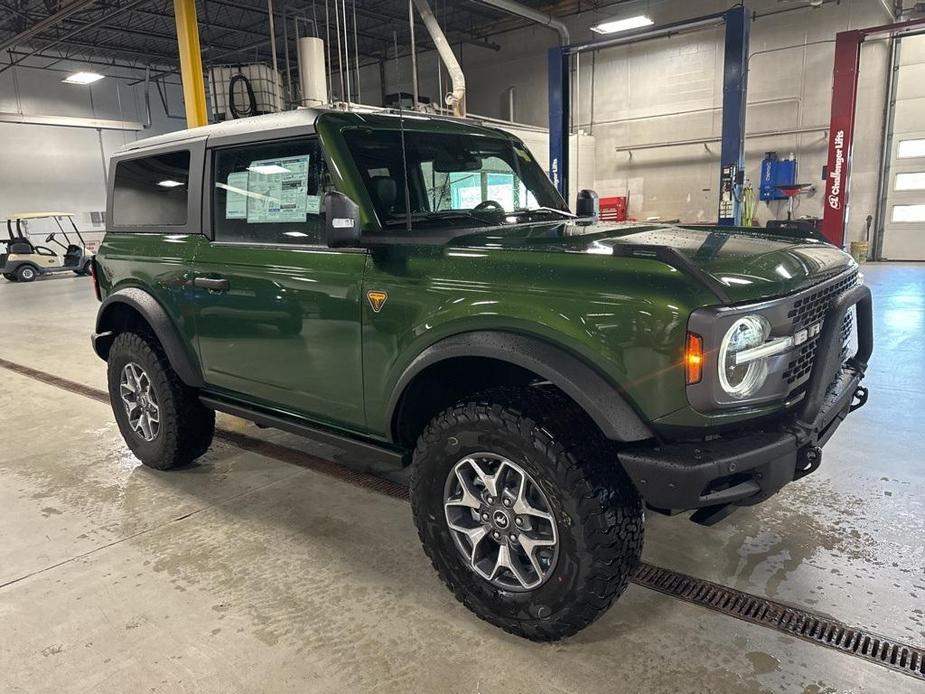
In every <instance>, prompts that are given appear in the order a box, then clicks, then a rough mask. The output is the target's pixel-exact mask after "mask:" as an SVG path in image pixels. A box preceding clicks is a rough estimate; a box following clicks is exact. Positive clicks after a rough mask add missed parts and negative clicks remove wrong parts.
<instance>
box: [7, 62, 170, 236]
mask: <svg viewBox="0 0 925 694" xmlns="http://www.w3.org/2000/svg"><path fill="white" fill-rule="evenodd" d="M47 63H48V60H45V59H43V60H37V61H35V62H27V63H24V64H22V65H17V66H16V67H13V68H10V69H8V70H6V71H4V72H2V73H0V113H2V114H4V116H5V117H10V118H18V117H19V116H21V117H22V120H26V121H28V120H29V119H30V117H41V118H36V120H39V119H41V120H44V119H45V118H47V117H49V116H50V117H63V118H79V119H103V120H114V121H130V122H135V123H137V124H138V127H140V128H141V129H140V130H121V129H108V128H93V127H73V126H66V125H39V124H33V123H28V122H26V123H11V122H0V143H2V147H0V170H2V171H4V172H5V175H4V178H3V180H4V185H3V186H2V187H0V214H3V215H5V214H8V213H11V212H27V211H40V210H54V211H64V212H75V213H78V219H77V222H78V226H79V227H80V228H81V229H82V230H87V231H88V232H89V233H88V234H85V237H86V238H87V240H88V242H93V241H98V240H99V238H100V237H101V236H102V233H101V232H102V230H103V226H102V224H96V225H94V224H93V223H92V220H91V215H90V213H91V212H99V211H102V210H105V209H106V181H105V176H106V162H107V161H108V159H109V156H110V155H111V154H112V153H113V152H114V151H115V150H116V149H118V148H119V147H121V146H122V145H123V144H125V143H126V142H130V141H132V140H136V139H140V138H144V137H150V136H152V135H157V134H160V133H164V132H169V131H171V130H177V129H179V128H183V127H185V124H186V119H185V117H184V116H183V101H182V95H181V91H180V87H179V79H178V78H177V77H176V76H174V77H172V78H170V79H169V80H168V82H167V84H166V85H165V93H166V95H167V97H168V98H167V103H168V106H169V109H170V111H171V113H170V114H169V115H168V114H167V113H166V112H165V110H164V107H163V105H162V103H161V99H160V97H159V96H158V94H157V90H156V89H155V87H154V85H153V84H152V85H151V125H150V126H149V127H145V126H144V122H145V102H144V83H139V84H136V85H132V82H135V81H137V80H143V79H144V72H143V71H137V72H134V71H132V70H128V69H126V68H121V67H120V68H112V69H105V68H100V67H98V66H89V67H88V66H87V64H86V63H78V62H73V63H72V62H68V61H62V62H60V63H58V64H56V65H55V66H54V69H52V70H48V69H38V67H36V66H37V65H42V64H47ZM78 71H96V72H102V73H103V74H106V75H107V76H106V78H105V79H102V80H100V81H98V82H95V83H93V84H90V85H78V84H64V83H63V82H62V81H61V80H63V79H64V78H65V77H67V75H69V74H71V73H73V72H78ZM56 229H57V227H56V226H55V225H54V222H51V220H38V221H35V222H32V223H31V224H30V227H29V233H30V234H35V235H41V234H44V233H47V232H49V231H55V230H56Z"/></svg>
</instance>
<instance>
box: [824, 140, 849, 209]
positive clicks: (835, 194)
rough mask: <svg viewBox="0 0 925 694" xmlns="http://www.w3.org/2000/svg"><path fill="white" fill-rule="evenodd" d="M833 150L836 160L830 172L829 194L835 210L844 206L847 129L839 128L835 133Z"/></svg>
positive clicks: (829, 202)
mask: <svg viewBox="0 0 925 694" xmlns="http://www.w3.org/2000/svg"><path fill="white" fill-rule="evenodd" d="M832 150H833V152H834V155H835V156H834V162H833V166H832V170H831V171H830V172H829V195H828V200H827V202H828V205H829V207H831V208H832V209H833V210H840V209H841V207H842V200H841V191H842V183H843V179H842V174H843V172H844V170H845V131H844V130H839V131H838V132H837V133H835V137H834V138H833V140H832Z"/></svg>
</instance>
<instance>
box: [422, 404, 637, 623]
mask: <svg viewBox="0 0 925 694" xmlns="http://www.w3.org/2000/svg"><path fill="white" fill-rule="evenodd" d="M456 425H468V426H474V427H477V426H491V427H497V428H498V429H500V430H502V431H505V430H506V431H508V432H510V433H512V434H515V435H519V436H522V437H523V438H525V439H527V440H529V441H531V442H532V445H533V446H534V449H535V450H536V452H538V453H540V454H541V455H542V456H543V457H544V458H545V459H546V460H547V461H551V462H552V464H553V466H554V467H555V470H554V471H552V474H551V477H552V478H554V479H556V480H560V481H562V483H560V484H561V486H562V487H564V488H563V489H562V492H563V493H565V494H569V495H571V496H572V497H573V498H574V499H576V500H577V504H578V508H579V513H578V516H579V517H578V518H577V519H571V522H573V523H575V525H577V527H578V528H579V531H580V534H581V540H582V544H583V547H584V549H583V553H584V554H586V555H587V556H586V557H585V558H586V559H587V560H588V561H589V562H590V569H589V570H588V571H587V572H585V573H584V574H583V579H582V581H581V583H580V584H578V585H576V586H575V589H574V594H573V595H571V596H570V597H569V602H570V604H569V608H568V609H567V610H565V611H564V612H563V613H560V614H559V615H557V616H556V619H555V620H543V619H530V620H524V619H509V618H505V617H501V616H499V615H497V614H494V613H492V612H490V611H487V610H485V609H484V608H483V606H482V605H480V604H478V603H477V602H475V601H473V600H472V599H471V598H470V595H469V593H468V591H467V590H466V589H465V588H464V586H463V585H461V583H460V582H459V581H458V580H457V579H456V577H455V576H454V575H453V572H452V570H450V568H449V567H448V566H447V565H446V563H445V562H443V561H442V560H441V558H440V557H439V556H438V554H439V551H440V550H439V548H433V547H429V546H428V543H427V541H426V537H425V533H424V528H423V523H422V522H421V521H422V519H421V518H420V517H419V514H420V513H421V512H422V510H423V504H421V503H415V489H416V488H418V486H419V484H420V482H421V480H420V479H419V477H418V475H420V470H419V468H418V466H417V465H414V466H413V467H412V473H411V494H412V509H413V512H414V515H415V523H416V525H417V528H418V534H419V537H420V539H421V542H422V545H423V547H424V551H425V553H426V554H427V556H428V557H429V558H430V560H431V563H432V564H433V566H434V569H435V570H436V571H437V573H438V574H439V575H440V577H441V578H442V579H443V581H444V582H445V583H446V585H447V587H448V588H449V589H450V591H451V592H452V593H453V594H454V595H455V597H456V599H457V600H459V601H460V602H462V603H463V604H464V605H465V606H466V607H468V608H469V609H470V610H472V611H473V612H475V614H476V615H478V616H479V617H480V618H482V619H484V620H486V621H487V622H490V623H491V624H494V625H495V626H498V627H500V628H501V629H503V630H504V631H507V632H509V633H511V634H515V635H517V636H522V637H525V638H528V639H530V640H533V641H555V640H559V639H562V638H565V637H568V636H572V635H574V634H575V633H577V632H579V631H580V630H582V629H584V628H585V627H586V626H588V625H589V624H591V623H592V622H593V621H595V620H596V619H597V618H598V617H600V616H601V615H602V614H603V613H604V612H606V611H607V610H608V609H609V608H610V606H611V604H612V603H613V602H614V600H615V599H616V598H617V597H619V596H620V595H621V594H622V593H623V591H624V590H625V589H626V587H627V585H628V583H629V580H630V578H632V576H633V573H634V572H635V570H636V568H637V566H638V564H639V560H640V556H641V554H642V546H643V525H644V515H643V507H642V502H641V500H640V498H639V496H638V494H637V493H636V490H635V488H634V487H633V484H632V482H631V481H630V480H629V478H628V477H627V476H626V474H625V473H624V472H623V470H622V468H620V466H619V464H618V463H617V462H616V453H615V449H614V444H613V443H612V442H610V441H608V440H607V439H605V438H604V437H603V436H602V434H601V433H600V431H599V430H598V428H597V427H596V426H595V424H594V423H593V421H592V420H590V419H589V418H588V417H587V415H586V414H585V413H584V411H582V410H581V409H580V408H579V407H578V406H577V405H575V404H574V403H573V402H572V401H570V400H568V399H567V398H565V397H564V396H563V395H562V394H561V393H559V392H558V391H551V392H550V390H548V389H543V388H536V387H532V388H498V389H493V390H491V391H486V392H484V393H481V394H479V395H478V396H476V397H474V398H472V399H470V400H468V401H465V402H461V403H459V404H457V405H454V406H453V407H450V408H448V409H447V410H445V411H443V412H441V413H440V414H439V415H437V416H436V417H435V418H434V419H433V420H432V421H431V422H430V424H429V425H428V426H427V427H426V429H425V430H424V432H423V433H422V434H421V436H420V438H419V439H418V442H417V447H416V449H415V452H414V460H415V461H417V460H418V459H419V458H420V457H421V456H422V455H423V454H424V451H425V450H426V449H427V448H428V447H429V446H432V445H435V444H437V443H438V442H439V441H440V440H441V433H442V432H443V431H446V430H447V429H448V428H449V427H452V426H456ZM560 522H561V519H560Z"/></svg>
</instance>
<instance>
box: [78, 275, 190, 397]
mask: <svg viewBox="0 0 925 694" xmlns="http://www.w3.org/2000/svg"><path fill="white" fill-rule="evenodd" d="M117 304H123V305H126V306H129V307H130V308H132V309H134V310H135V311H137V312H138V313H139V314H140V315H141V317H142V318H143V319H144V320H145V321H146V322H147V324H148V325H149V326H151V330H152V331H153V332H154V335H155V336H156V337H157V339H158V341H159V342H160V343H161V346H162V347H163V348H164V353H165V354H166V355H167V360H168V361H169V362H170V366H171V367H172V368H173V370H174V371H175V372H176V373H177V376H179V377H180V380H181V381H183V382H184V383H185V384H186V385H188V386H191V387H193V388H201V387H202V386H203V385H204V381H203V378H202V370H201V369H200V368H199V363H198V361H197V359H196V358H195V356H194V355H193V354H191V353H190V351H189V349H187V347H186V345H185V344H184V342H183V340H182V339H180V337H179V336H178V335H177V329H176V326H175V325H174V322H173V321H172V320H171V319H170V316H169V315H167V311H166V310H164V307H163V306H161V304H160V303H159V302H158V301H157V299H155V298H154V297H153V296H152V295H151V294H149V293H148V292H146V291H145V290H143V289H139V288H138V287H126V288H125V289H120V290H118V291H116V292H113V293H112V294H110V295H109V296H108V297H106V299H105V300H104V301H103V303H102V304H101V305H100V309H99V312H98V313H97V314H96V333H95V334H94V335H93V351H94V352H96V354H97V356H99V358H100V359H103V360H104V361H105V360H106V359H107V358H108V356H109V348H110V346H111V345H112V341H113V340H114V339H115V337H116V335H115V331H114V328H116V327H117V326H115V325H113V319H114V317H115V313H114V311H112V307H113V306H115V305H117Z"/></svg>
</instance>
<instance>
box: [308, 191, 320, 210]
mask: <svg viewBox="0 0 925 694" xmlns="http://www.w3.org/2000/svg"><path fill="white" fill-rule="evenodd" d="M305 211H306V212H307V213H308V214H321V196H320V195H306V196H305Z"/></svg>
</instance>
